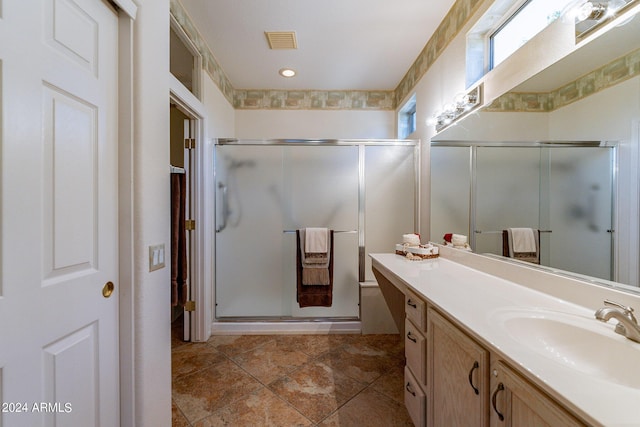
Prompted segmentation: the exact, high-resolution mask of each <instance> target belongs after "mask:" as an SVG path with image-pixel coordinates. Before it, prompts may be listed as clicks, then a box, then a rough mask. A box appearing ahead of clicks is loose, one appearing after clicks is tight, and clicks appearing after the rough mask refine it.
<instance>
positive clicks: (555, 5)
mask: <svg viewBox="0 0 640 427" xmlns="http://www.w3.org/2000/svg"><path fill="white" fill-rule="evenodd" d="M571 1H572V0H529V1H527V2H525V3H524V4H523V5H522V6H521V7H520V8H519V9H518V10H517V11H516V12H515V13H514V14H513V15H511V16H510V17H509V18H508V19H507V20H506V21H505V22H504V23H503V24H502V25H501V26H500V27H499V28H498V29H497V30H496V31H495V32H494V33H493V34H492V35H491V36H490V38H489V40H490V42H489V43H490V48H491V50H490V52H491V64H490V68H493V67H495V66H496V65H498V64H499V63H501V62H502V61H504V59H505V58H508V57H509V56H510V55H511V54H512V53H513V52H515V51H516V50H518V49H519V48H520V47H521V46H522V45H524V44H525V43H526V42H528V41H529V40H530V39H531V38H532V37H533V36H535V35H536V34H538V33H539V32H540V31H542V30H543V29H545V28H546V27H547V25H549V24H550V23H552V22H553V21H555V20H556V19H558V18H559V17H560V14H561V12H562V10H563V9H564V8H565V6H566V5H567V4H569V3H570V2H571Z"/></svg>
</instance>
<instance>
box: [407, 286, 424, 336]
mask: <svg viewBox="0 0 640 427" xmlns="http://www.w3.org/2000/svg"><path fill="white" fill-rule="evenodd" d="M404 303H405V304H404V311H405V313H406V314H407V317H408V318H409V319H410V320H411V321H412V322H413V324H414V325H416V326H417V327H418V328H420V330H421V331H426V327H427V322H426V304H425V302H424V301H423V300H422V299H420V298H419V297H418V296H417V295H416V294H414V293H413V292H411V291H410V290H408V289H407V291H406V294H405V296H404Z"/></svg>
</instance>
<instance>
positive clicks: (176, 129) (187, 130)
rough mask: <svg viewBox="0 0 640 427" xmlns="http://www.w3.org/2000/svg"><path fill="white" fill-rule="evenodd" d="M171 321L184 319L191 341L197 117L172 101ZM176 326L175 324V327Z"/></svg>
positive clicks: (185, 336) (185, 333) (184, 337)
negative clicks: (191, 115) (192, 116)
mask: <svg viewBox="0 0 640 427" xmlns="http://www.w3.org/2000/svg"><path fill="white" fill-rule="evenodd" d="M170 117H171V126H170V128H171V138H170V143H171V174H172V177H171V186H172V189H171V193H172V196H171V205H172V206H171V210H172V219H171V226H172V230H171V236H172V237H171V270H172V271H171V278H172V309H171V310H172V312H171V321H172V323H174V322H181V324H182V327H181V329H182V334H181V335H182V337H181V338H182V340H184V341H191V340H193V338H194V337H193V336H192V325H193V322H195V308H196V304H195V301H194V298H193V292H192V288H193V287H192V283H193V274H194V268H193V263H194V258H193V254H194V236H193V234H194V231H195V226H196V224H195V220H194V216H195V206H194V197H193V191H194V185H193V183H194V173H195V150H194V148H195V141H196V120H195V119H193V118H191V117H190V116H189V115H188V113H186V112H185V111H183V110H182V109H181V108H180V107H178V106H177V105H176V104H173V103H172V104H171V111H170ZM175 327H176V325H174V328H175Z"/></svg>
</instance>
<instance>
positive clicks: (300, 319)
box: [216, 316, 360, 323]
mask: <svg viewBox="0 0 640 427" xmlns="http://www.w3.org/2000/svg"><path fill="white" fill-rule="evenodd" d="M359 321H360V319H359V318H358V317H293V316H265V317H221V318H217V319H216V322H231V323H239V322H276V323H280V322H292V323H294V322H315V323H321V322H359Z"/></svg>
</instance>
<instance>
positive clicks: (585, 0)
mask: <svg viewBox="0 0 640 427" xmlns="http://www.w3.org/2000/svg"><path fill="white" fill-rule="evenodd" d="M634 3H638V0H598V1H590V0H575V1H573V2H571V3H569V4H568V5H567V6H566V7H565V9H564V10H563V12H562V19H563V20H564V21H565V22H567V21H572V22H574V24H575V31H576V40H577V41H578V40H580V39H581V38H584V37H585V36H587V35H588V34H589V33H591V32H592V31H593V30H595V29H596V28H598V27H600V26H602V25H604V24H605V23H607V22H609V21H611V20H613V19H616V18H618V17H619V16H620V15H622V14H623V13H624V12H625V11H626V10H628V9H629V8H630V6H631V5H632V4H634Z"/></svg>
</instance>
